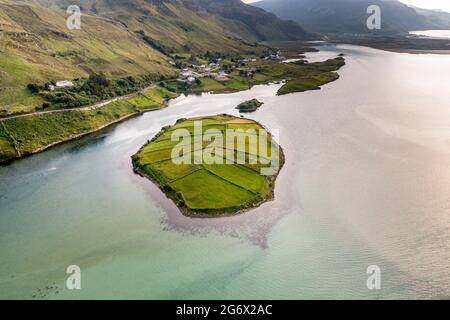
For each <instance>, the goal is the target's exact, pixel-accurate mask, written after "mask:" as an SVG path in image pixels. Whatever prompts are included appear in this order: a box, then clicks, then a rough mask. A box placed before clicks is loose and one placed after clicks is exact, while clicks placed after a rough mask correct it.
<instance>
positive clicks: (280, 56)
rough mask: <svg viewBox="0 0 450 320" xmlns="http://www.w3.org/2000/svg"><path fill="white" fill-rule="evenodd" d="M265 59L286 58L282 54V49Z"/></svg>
mask: <svg viewBox="0 0 450 320" xmlns="http://www.w3.org/2000/svg"><path fill="white" fill-rule="evenodd" d="M264 59H265V60H285V59H286V58H285V57H283V56H282V55H281V51H280V50H278V51H277V53H275V54H273V53H272V54H270V55H268V56H267V57H265V58H264Z"/></svg>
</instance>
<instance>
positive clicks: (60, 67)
mask: <svg viewBox="0 0 450 320" xmlns="http://www.w3.org/2000/svg"><path fill="white" fill-rule="evenodd" d="M66 16H67V15H66V13H65V11H61V10H56V9H48V8H44V7H42V6H39V5H35V4H33V3H32V2H31V1H9V0H8V1H5V0H0V29H1V30H2V32H1V33H0V74H1V77H0V113H15V112H21V111H32V110H34V109H35V108H36V107H37V106H39V105H40V104H41V103H42V101H41V99H40V98H39V96H32V95H31V93H30V92H29V91H28V90H26V89H25V86H26V85H27V84H28V83H43V82H46V81H50V80H55V81H58V80H64V79H74V78H79V77H87V76H88V75H89V74H90V73H93V72H100V71H101V72H104V73H106V74H108V75H111V76H119V75H139V74H145V73H159V74H166V75H168V74H172V73H173V70H172V66H171V65H170V63H169V59H168V58H167V57H165V56H164V55H163V54H161V53H160V52H158V51H157V50H155V49H153V48H152V47H150V46H148V45H146V44H145V43H144V42H142V40H141V39H140V38H139V37H138V36H137V35H135V34H134V33H133V32H130V31H129V30H127V29H126V28H124V26H123V25H122V24H120V23H119V22H115V21H112V20H109V19H105V18H103V17H98V16H94V15H90V14H85V15H83V17H82V19H83V20H82V23H83V24H82V29H81V30H73V31H70V30H68V29H67V28H66Z"/></svg>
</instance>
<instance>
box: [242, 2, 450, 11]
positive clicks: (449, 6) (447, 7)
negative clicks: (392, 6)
mask: <svg viewBox="0 0 450 320" xmlns="http://www.w3.org/2000/svg"><path fill="white" fill-rule="evenodd" d="M243 1H244V2H247V3H249V2H255V1H257V0H243ZM400 2H403V3H406V4H411V5H413V6H416V7H419V8H425V9H441V10H444V11H448V12H450V0H400Z"/></svg>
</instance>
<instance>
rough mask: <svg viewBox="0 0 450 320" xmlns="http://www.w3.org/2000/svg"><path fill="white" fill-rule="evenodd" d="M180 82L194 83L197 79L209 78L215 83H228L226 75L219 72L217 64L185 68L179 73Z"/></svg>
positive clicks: (194, 65)
mask: <svg viewBox="0 0 450 320" xmlns="http://www.w3.org/2000/svg"><path fill="white" fill-rule="evenodd" d="M180 76H181V80H183V81H186V82H188V83H194V82H195V81H196V79H197V78H204V77H210V78H213V79H215V80H217V81H228V80H230V79H229V78H228V74H227V73H226V72H225V71H223V70H221V65H220V64H219V63H209V64H201V65H197V64H193V65H192V67H191V68H185V69H183V70H181V73H180Z"/></svg>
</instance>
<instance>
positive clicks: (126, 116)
mask: <svg viewBox="0 0 450 320" xmlns="http://www.w3.org/2000/svg"><path fill="white" fill-rule="evenodd" d="M167 107H168V104H167V102H166V103H165V104H163V105H161V106H160V107H156V108H151V109H147V110H141V111H138V112H134V113H130V114H127V115H125V116H123V117H121V118H119V119H117V120H114V121H112V122H109V123H107V124H105V125H103V126H100V127H98V128H95V129H92V130H89V131H86V132H83V133H79V134H76V135H73V136H70V137H68V138H66V139H62V140H58V141H56V142H53V143H51V144H48V145H46V146H43V147H41V148H38V149H36V150H33V151H32V152H28V153H25V154H21V155H19V156H17V157H13V158H9V159H3V160H2V159H0V165H8V164H10V163H12V162H13V161H16V160H19V159H23V158H26V157H30V156H32V155H35V154H38V153H41V152H44V151H46V150H48V149H51V148H53V147H56V146H58V145H60V144H63V143H66V142H69V141H73V140H76V139H80V138H83V137H85V136H87V135H90V134H93V133H96V132H99V131H101V130H103V129H106V128H108V127H110V126H112V125H115V124H119V123H121V122H123V121H126V120H128V119H131V118H134V117H137V116H140V115H142V114H144V113H147V112H152V111H158V110H161V109H164V108H167ZM0 121H1V120H0Z"/></svg>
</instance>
